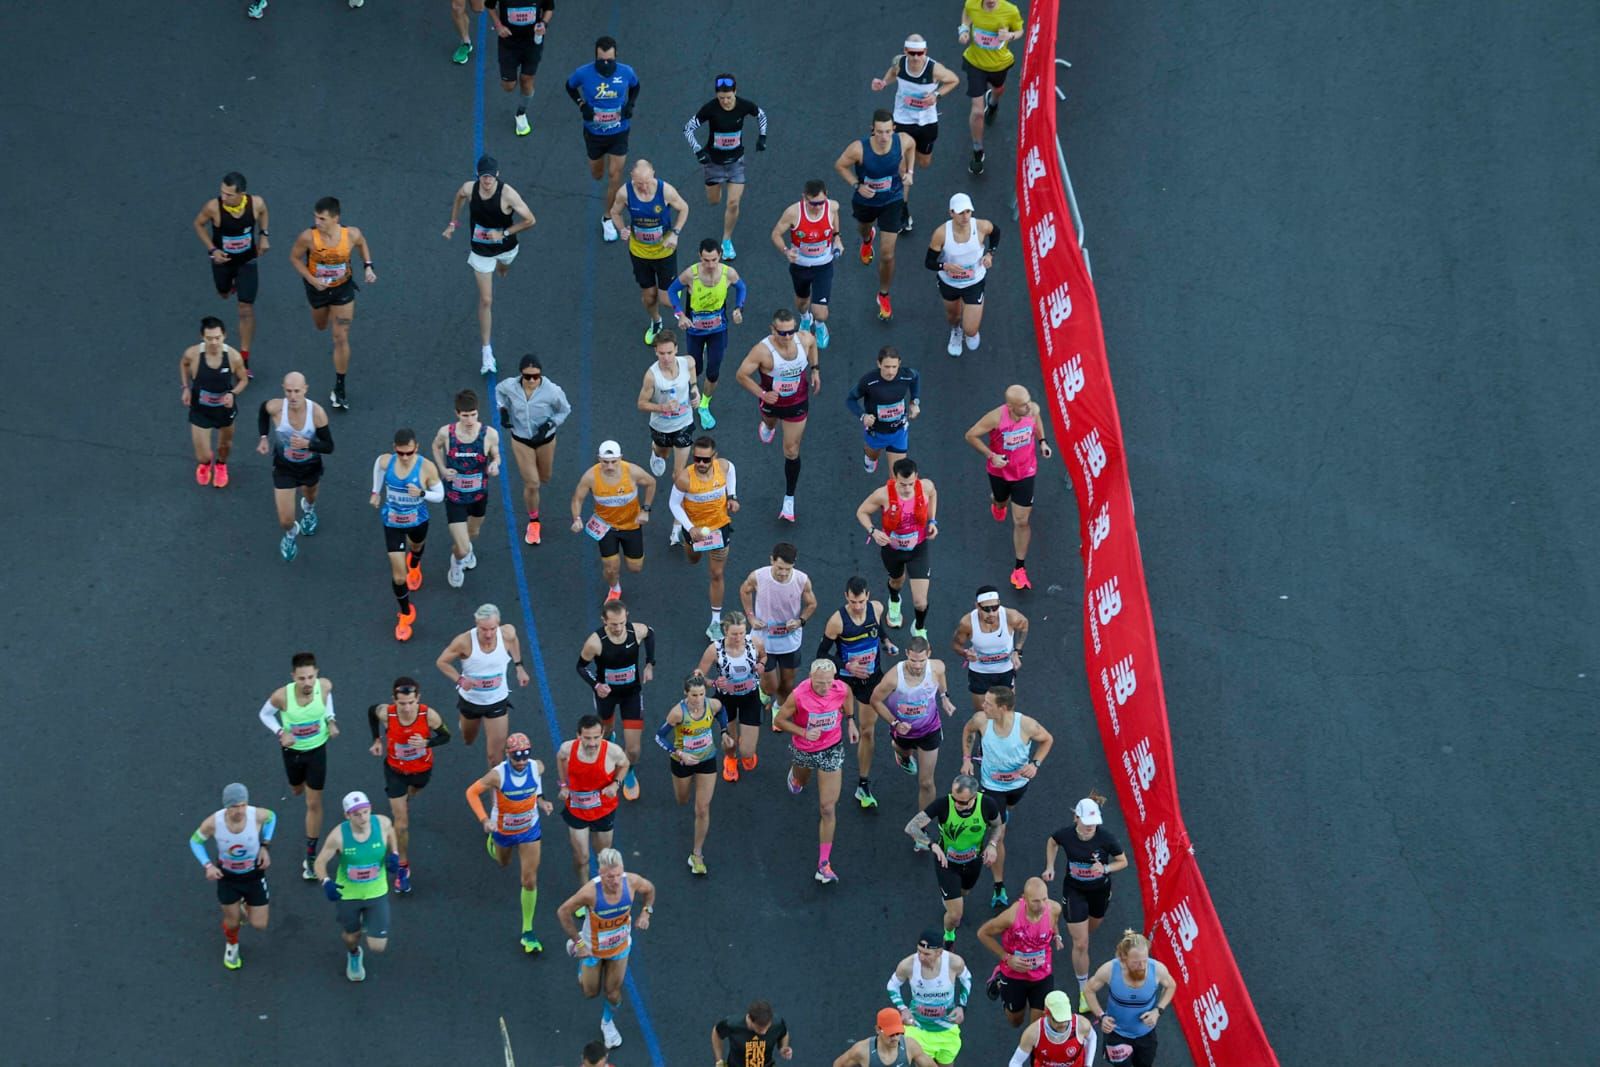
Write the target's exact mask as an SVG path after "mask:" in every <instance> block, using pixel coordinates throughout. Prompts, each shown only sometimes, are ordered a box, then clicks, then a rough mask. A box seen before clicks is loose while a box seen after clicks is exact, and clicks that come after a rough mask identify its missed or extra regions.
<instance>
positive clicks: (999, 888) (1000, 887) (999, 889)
mask: <svg viewBox="0 0 1600 1067" xmlns="http://www.w3.org/2000/svg"><path fill="white" fill-rule="evenodd" d="M1005 888H1006V884H1005V883H1004V882H1001V881H996V882H995V883H994V891H995V892H996V893H1003V892H1005Z"/></svg>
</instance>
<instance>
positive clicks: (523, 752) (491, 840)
mask: <svg viewBox="0 0 1600 1067" xmlns="http://www.w3.org/2000/svg"><path fill="white" fill-rule="evenodd" d="M543 775H544V764H543V763H541V762H540V761H538V760H536V759H534V758H533V745H532V743H530V742H529V741H528V735H527V734H512V735H511V736H510V737H508V738H506V758H505V761H504V762H502V763H501V764H499V765H498V766H496V767H494V768H493V769H491V770H490V771H489V773H488V774H485V775H484V776H483V777H482V778H479V779H478V780H477V781H476V782H473V783H472V784H471V785H470V786H468V787H467V803H468V804H469V805H470V806H471V807H472V813H473V814H474V815H476V816H477V817H478V822H480V823H481V824H482V825H483V832H484V833H486V834H488V835H489V836H488V838H487V839H486V840H485V842H484V847H485V848H486V849H488V852H489V855H490V857H491V858H492V859H493V860H494V861H495V862H496V863H498V864H499V865H500V866H501V867H505V866H507V865H508V864H509V863H510V862H511V850H512V849H516V851H517V863H518V865H519V867H520V868H521V871H522V893H521V899H522V951H524V952H526V953H529V954H530V955H535V956H536V955H538V954H539V953H541V952H543V951H544V946H543V945H542V944H540V943H539V939H538V938H537V937H534V936H533V912H534V909H535V908H536V907H537V906H538V903H539V852H540V839H541V838H542V837H543V836H544V830H543V828H542V827H541V825H540V823H539V816H540V814H541V813H542V814H545V815H548V814H550V812H551V810H552V809H553V807H554V805H552V804H551V803H550V801H548V800H546V799H544V786H543ZM486 791H492V792H493V794H494V798H493V801H492V804H493V806H492V807H491V808H490V809H489V810H488V811H487V812H486V811H484V810H483V801H482V800H481V799H480V797H481V796H482V794H483V793H484V792H486Z"/></svg>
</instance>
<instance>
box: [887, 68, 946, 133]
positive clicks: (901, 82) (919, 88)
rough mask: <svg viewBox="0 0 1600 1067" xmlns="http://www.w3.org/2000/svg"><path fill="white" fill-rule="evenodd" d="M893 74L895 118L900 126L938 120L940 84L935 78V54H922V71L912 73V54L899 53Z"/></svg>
mask: <svg viewBox="0 0 1600 1067" xmlns="http://www.w3.org/2000/svg"><path fill="white" fill-rule="evenodd" d="M899 68H900V69H899V70H897V71H896V72H895V78H894V121H895V124H896V125H898V126H929V125H932V124H933V123H936V122H938V121H939V85H938V83H937V82H935V81H934V80H933V57H932V56H929V55H924V56H923V57H922V73H921V74H912V73H911V71H910V69H909V68H910V57H908V56H907V55H906V54H905V53H904V52H902V53H901V54H900V59H899Z"/></svg>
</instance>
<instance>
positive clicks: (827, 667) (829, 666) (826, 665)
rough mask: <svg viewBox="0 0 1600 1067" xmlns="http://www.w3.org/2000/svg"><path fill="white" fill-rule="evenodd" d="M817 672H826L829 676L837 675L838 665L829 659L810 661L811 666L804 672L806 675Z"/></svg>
mask: <svg viewBox="0 0 1600 1067" xmlns="http://www.w3.org/2000/svg"><path fill="white" fill-rule="evenodd" d="M818 671H826V672H827V673H829V674H834V675H837V674H838V673H839V665H838V664H837V663H835V662H833V660H831V659H814V660H812V661H811V666H810V667H809V668H808V669H807V670H806V673H807V674H816V673H817V672H818Z"/></svg>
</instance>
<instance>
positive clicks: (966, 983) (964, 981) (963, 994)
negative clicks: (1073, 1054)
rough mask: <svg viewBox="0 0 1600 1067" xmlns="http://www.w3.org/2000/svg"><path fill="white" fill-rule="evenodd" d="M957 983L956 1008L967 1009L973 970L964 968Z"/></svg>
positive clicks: (970, 994)
mask: <svg viewBox="0 0 1600 1067" xmlns="http://www.w3.org/2000/svg"><path fill="white" fill-rule="evenodd" d="M957 981H958V982H959V983H960V984H959V985H958V986H957V987H956V1007H958V1008H965V1007H966V1006H967V999H968V998H969V997H971V996H972V969H971V968H970V967H963V968H962V969H961V977H960V978H959V979H957ZM1084 1062H1086V1063H1087V1062H1088V1061H1087V1060H1085V1061H1084Z"/></svg>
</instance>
